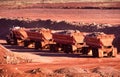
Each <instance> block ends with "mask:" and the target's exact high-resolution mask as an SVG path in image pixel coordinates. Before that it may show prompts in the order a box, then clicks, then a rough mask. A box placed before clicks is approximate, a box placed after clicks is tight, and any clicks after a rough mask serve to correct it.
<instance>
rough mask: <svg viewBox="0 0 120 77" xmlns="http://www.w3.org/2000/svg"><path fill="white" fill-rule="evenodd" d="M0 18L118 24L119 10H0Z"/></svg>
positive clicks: (119, 21)
mask: <svg viewBox="0 0 120 77" xmlns="http://www.w3.org/2000/svg"><path fill="white" fill-rule="evenodd" d="M0 17H1V18H19V19H32V20H35V19H42V20H47V19H51V20H55V21H68V22H73V21H74V22H85V23H93V22H96V23H108V24H120V10H119V9H116V10H115V9H112V10H101V9H39V8H37V9H36V8H33V9H32V8H31V9H0Z"/></svg>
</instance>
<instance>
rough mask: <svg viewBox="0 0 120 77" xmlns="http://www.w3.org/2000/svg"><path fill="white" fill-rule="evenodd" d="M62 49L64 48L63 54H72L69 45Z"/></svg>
mask: <svg viewBox="0 0 120 77" xmlns="http://www.w3.org/2000/svg"><path fill="white" fill-rule="evenodd" d="M63 47H64V48H63V51H64V53H67V54H69V53H73V52H74V51H72V46H71V45H64V46H63Z"/></svg>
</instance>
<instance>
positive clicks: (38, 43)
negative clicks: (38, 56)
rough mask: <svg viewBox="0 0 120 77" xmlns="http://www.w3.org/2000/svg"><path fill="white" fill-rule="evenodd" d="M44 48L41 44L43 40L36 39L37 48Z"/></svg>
mask: <svg viewBox="0 0 120 77" xmlns="http://www.w3.org/2000/svg"><path fill="white" fill-rule="evenodd" d="M39 48H40V49H42V45H41V42H40V41H36V42H35V49H39Z"/></svg>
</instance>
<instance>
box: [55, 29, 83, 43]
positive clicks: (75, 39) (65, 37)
mask: <svg viewBox="0 0 120 77" xmlns="http://www.w3.org/2000/svg"><path fill="white" fill-rule="evenodd" d="M83 39H84V36H83V34H82V33H81V32H75V31H61V32H56V33H53V40H54V41H55V42H56V43H61V44H76V43H83Z"/></svg>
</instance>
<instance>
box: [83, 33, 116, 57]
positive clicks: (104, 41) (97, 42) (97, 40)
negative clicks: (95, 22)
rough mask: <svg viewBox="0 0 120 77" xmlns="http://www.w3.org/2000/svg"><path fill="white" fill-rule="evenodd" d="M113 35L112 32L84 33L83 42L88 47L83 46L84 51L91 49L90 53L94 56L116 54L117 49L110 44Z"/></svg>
mask: <svg viewBox="0 0 120 77" xmlns="http://www.w3.org/2000/svg"><path fill="white" fill-rule="evenodd" d="M114 38H115V36H114V35H113V34H105V33H100V32H98V33H91V34H89V35H86V37H85V39H84V42H85V43H86V45H88V47H86V48H87V49H86V48H85V50H84V52H89V51H90V50H92V55H93V56H94V57H104V55H106V56H109V57H110V56H111V57H115V56H116V55H117V49H116V48H115V47H114V46H113V45H112V43H113V40H114Z"/></svg>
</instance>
